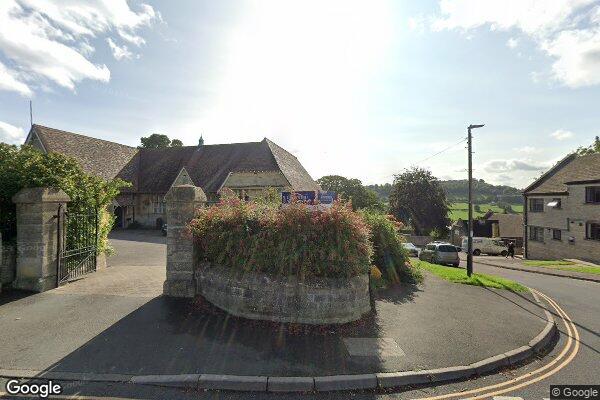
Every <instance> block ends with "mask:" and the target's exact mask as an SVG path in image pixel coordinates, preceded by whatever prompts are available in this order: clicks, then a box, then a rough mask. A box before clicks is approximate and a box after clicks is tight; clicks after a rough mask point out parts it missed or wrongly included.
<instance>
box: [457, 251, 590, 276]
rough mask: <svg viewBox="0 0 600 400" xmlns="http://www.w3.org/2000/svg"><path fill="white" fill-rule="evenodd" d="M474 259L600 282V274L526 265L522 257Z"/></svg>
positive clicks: (464, 258) (531, 271)
mask: <svg viewBox="0 0 600 400" xmlns="http://www.w3.org/2000/svg"><path fill="white" fill-rule="evenodd" d="M459 255H460V259H461V260H462V261H463V262H466V258H467V255H466V254H465V253H459ZM473 260H474V262H477V263H480V264H485V265H489V266H493V267H498V268H505V269H513V270H517V271H525V272H530V273H534V274H542V275H550V276H558V277H563V278H571V279H580V280H584V281H592V282H598V283H600V275H595V274H587V273H583V272H576V271H565V270H560V269H551V268H544V267H531V266H527V265H525V263H524V261H523V259H522V258H520V257H518V258H505V257H502V256H473ZM569 261H573V262H576V263H580V264H583V265H592V266H595V264H591V263H588V262H583V261H579V260H569Z"/></svg>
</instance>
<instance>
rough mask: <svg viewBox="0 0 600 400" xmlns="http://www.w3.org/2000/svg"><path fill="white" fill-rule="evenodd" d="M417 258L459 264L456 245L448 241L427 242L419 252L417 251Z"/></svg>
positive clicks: (454, 265) (431, 261) (432, 261)
mask: <svg viewBox="0 0 600 400" xmlns="http://www.w3.org/2000/svg"><path fill="white" fill-rule="evenodd" d="M419 260H422V261H427V262H430V263H433V264H447V265H452V266H453V267H458V266H459V265H460V258H458V251H457V250H456V246H453V245H451V244H450V243H441V242H436V243H429V244H428V245H427V246H425V248H424V249H423V250H421V253H419Z"/></svg>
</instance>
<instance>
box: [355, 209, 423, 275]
mask: <svg viewBox="0 0 600 400" xmlns="http://www.w3.org/2000/svg"><path fill="white" fill-rule="evenodd" d="M361 214H362V216H363V218H364V220H365V221H366V223H367V225H368V226H369V230H370V231H371V242H372V244H373V253H374V254H373V264H374V265H375V266H377V267H378V268H379V270H380V271H381V272H382V274H383V277H384V278H385V279H386V280H387V281H388V282H389V283H397V282H406V283H417V282H421V281H422V280H423V276H422V275H421V272H420V271H419V270H417V269H415V268H413V267H412V266H411V265H410V263H409V262H408V257H407V255H406V251H405V250H404V248H403V247H402V242H403V239H402V236H400V229H401V228H402V224H401V223H399V222H397V221H396V220H395V219H394V217H393V216H391V215H385V214H382V213H378V212H373V211H367V210H363V211H361Z"/></svg>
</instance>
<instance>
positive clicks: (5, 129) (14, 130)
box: [0, 121, 25, 144]
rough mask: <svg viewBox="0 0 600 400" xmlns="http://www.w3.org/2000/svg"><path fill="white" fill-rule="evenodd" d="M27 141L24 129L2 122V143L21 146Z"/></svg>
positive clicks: (0, 127)
mask: <svg viewBox="0 0 600 400" xmlns="http://www.w3.org/2000/svg"><path fill="white" fill-rule="evenodd" d="M24 140H25V131H24V130H23V128H20V127H17V126H14V125H11V124H9V123H6V122H2V121H0V142H4V143H8V144H20V143H23V141H24Z"/></svg>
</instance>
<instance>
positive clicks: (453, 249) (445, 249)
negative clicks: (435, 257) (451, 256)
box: [438, 245, 456, 253]
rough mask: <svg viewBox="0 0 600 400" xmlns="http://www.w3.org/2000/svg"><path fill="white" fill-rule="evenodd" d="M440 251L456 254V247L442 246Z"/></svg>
mask: <svg viewBox="0 0 600 400" xmlns="http://www.w3.org/2000/svg"><path fill="white" fill-rule="evenodd" d="M438 249H439V251H441V252H442V253H456V247H454V246H448V245H442V246H439V247H438Z"/></svg>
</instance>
